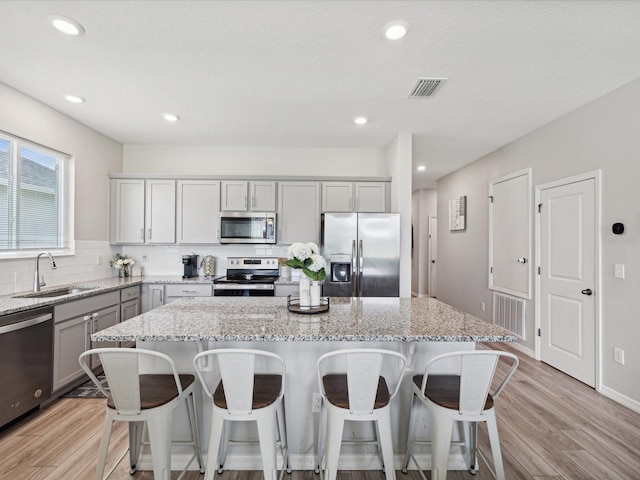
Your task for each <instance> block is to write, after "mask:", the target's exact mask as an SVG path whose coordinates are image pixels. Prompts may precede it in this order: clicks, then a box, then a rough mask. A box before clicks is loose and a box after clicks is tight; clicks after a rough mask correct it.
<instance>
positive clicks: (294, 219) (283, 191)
mask: <svg viewBox="0 0 640 480" xmlns="http://www.w3.org/2000/svg"><path fill="white" fill-rule="evenodd" d="M320 207H321V205H320V183H319V182H279V183H278V210H277V212H278V217H277V224H278V237H277V241H278V243H293V242H315V243H318V244H319V243H320Z"/></svg>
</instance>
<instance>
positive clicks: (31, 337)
mask: <svg viewBox="0 0 640 480" xmlns="http://www.w3.org/2000/svg"><path fill="white" fill-rule="evenodd" d="M52 376H53V308H51V307H49V308H38V309H34V310H28V311H25V312H19V313H14V314H11V315H3V316H0V427H2V426H4V425H5V424H7V423H8V422H10V421H11V420H14V419H15V418H17V417H19V416H20V415H22V414H24V413H27V412H28V411H30V410H32V409H35V408H37V407H38V406H39V405H40V404H41V403H43V402H44V401H46V400H48V399H49V398H51V385H52Z"/></svg>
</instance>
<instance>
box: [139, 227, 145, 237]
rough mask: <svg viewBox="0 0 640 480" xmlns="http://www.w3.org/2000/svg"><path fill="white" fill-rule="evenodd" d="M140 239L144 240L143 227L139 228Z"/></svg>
mask: <svg viewBox="0 0 640 480" xmlns="http://www.w3.org/2000/svg"><path fill="white" fill-rule="evenodd" d="M140 240H144V227H142V228H141V229H140Z"/></svg>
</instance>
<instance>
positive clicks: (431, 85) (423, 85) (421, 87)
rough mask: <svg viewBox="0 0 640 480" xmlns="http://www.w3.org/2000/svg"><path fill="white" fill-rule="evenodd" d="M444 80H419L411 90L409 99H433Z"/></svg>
mask: <svg viewBox="0 0 640 480" xmlns="http://www.w3.org/2000/svg"><path fill="white" fill-rule="evenodd" d="M445 80H446V78H419V79H418V81H417V82H416V84H415V85H414V86H413V88H412V89H411V93H410V94H409V98H424V97H433V96H435V94H436V92H437V91H438V90H439V89H440V87H441V86H442V84H443V83H444V82H445Z"/></svg>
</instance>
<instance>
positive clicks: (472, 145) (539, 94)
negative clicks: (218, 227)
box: [0, 1, 640, 188]
mask: <svg viewBox="0 0 640 480" xmlns="http://www.w3.org/2000/svg"><path fill="white" fill-rule="evenodd" d="M50 14H60V15H65V16H68V17H71V18H73V19H75V20H77V21H78V22H80V23H81V24H82V25H83V26H84V28H85V30H86V34H85V35H84V36H82V37H68V36H66V35H63V34H61V33H59V32H58V31H56V30H54V29H53V28H52V27H51V25H50V24H49V23H48V22H47V16H48V15H50ZM397 19H400V20H404V21H406V22H408V23H409V25H410V31H409V34H408V35H407V36H406V37H405V38H404V39H402V40H400V41H397V42H390V41H388V40H386V39H385V38H384V37H383V36H382V27H383V25H385V24H386V23H388V22H389V21H392V20H397ZM418 77H445V78H448V81H447V82H446V83H445V84H444V86H443V87H442V88H441V89H440V91H439V92H438V94H437V95H436V96H435V97H434V98H430V99H408V98H407V95H408V93H409V91H410V90H411V88H412V87H413V85H414V83H415V81H416V79H417V78H418ZM638 77H640V2H636V1H626V2H618V1H474V2H466V1H443V2H435V1H434V2H431V1H422V2H419V1H409V2H406V1H288V2H287V1H278V2H270V1H226V2H222V1H126V2H125V1H83V2H80V1H2V2H0V82H3V83H6V84H7V85H9V86H11V87H13V88H16V89H17V90H19V91H21V92H23V93H25V94H27V95H30V96H32V97H34V98H36V99H38V100H40V101H42V102H44V103H45V104H47V105H50V106H51V107H53V108H55V109H57V110H59V111H61V112H64V113H65V114H67V115H69V116H70V117H73V118H75V119H77V120H78V121H80V122H82V123H84V124H86V125H88V126H90V127H92V128H94V129H95V130H98V131H99V132H102V133H104V134H105V135H107V136H109V137H111V138H113V139H115V140H117V141H118V142H121V143H123V144H179V145H181V144H185V145H187V144H198V145H201V144H204V145H224V146H238V145H243V146H291V147H355V148H359V147H367V148H383V147H385V146H386V145H387V144H388V143H389V142H390V141H391V140H392V139H393V138H394V137H395V136H396V135H397V134H398V133H399V132H410V133H413V134H414V148H413V154H414V167H415V166H417V165H419V164H424V165H426V166H427V170H426V171H425V172H424V173H420V172H415V171H414V175H413V178H414V181H413V183H414V188H420V187H424V186H428V185H432V184H433V181H434V180H436V179H437V178H440V177H442V176H443V175H445V174H447V173H449V172H451V171H453V170H455V169H457V168H460V167H461V166H463V165H465V164H467V163H469V162H471V161H473V160H475V159H477V158H479V157H481V156H483V155H485V154H487V153H489V152H491V151H493V150H495V149H496V148H499V147H501V146H502V145H504V144H506V143H509V142H511V141H513V140H515V139H517V138H519V137H521V136H522V135H525V134H527V133H529V132H531V131H532V130H534V129H536V128H538V127H540V126H541V125H544V124H545V123H548V122H549V121H551V120H553V119H555V118H557V117H559V116H561V115H563V114H565V113H567V112H570V111H572V110H574V109H576V108H578V107H580V106H581V105H583V104H585V103H587V102H590V101H592V100H594V99H595V98H598V97H600V96H602V95H604V94H606V93H607V92H609V91H611V90H613V89H615V88H617V87H620V86H621V85H623V84H625V83H627V82H630V81H632V80H634V79H636V78H638ZM66 93H73V94H75V95H79V96H81V97H84V98H86V99H87V102H86V103H85V104H82V105H72V104H70V103H68V102H66V101H65V100H64V99H63V97H62V95H63V94H66ZM636 107H637V106H636ZM636 107H634V108H636ZM0 108H1V106H0ZM167 111H168V112H173V113H176V114H178V115H180V116H181V117H182V120H181V121H180V122H178V123H176V124H169V123H167V122H166V121H165V120H163V119H162V118H161V116H160V115H161V114H162V113H163V112H167ZM357 115H365V116H367V117H368V118H369V123H368V124H367V125H365V126H356V125H354V124H353V118H354V117H355V116H357ZM0 129H1V125H0Z"/></svg>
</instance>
